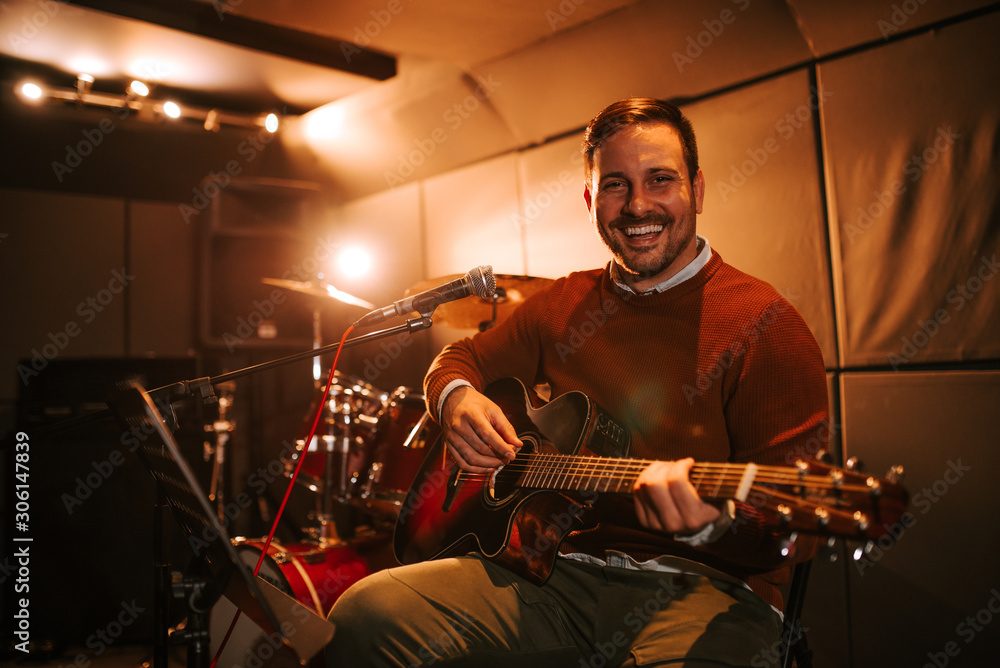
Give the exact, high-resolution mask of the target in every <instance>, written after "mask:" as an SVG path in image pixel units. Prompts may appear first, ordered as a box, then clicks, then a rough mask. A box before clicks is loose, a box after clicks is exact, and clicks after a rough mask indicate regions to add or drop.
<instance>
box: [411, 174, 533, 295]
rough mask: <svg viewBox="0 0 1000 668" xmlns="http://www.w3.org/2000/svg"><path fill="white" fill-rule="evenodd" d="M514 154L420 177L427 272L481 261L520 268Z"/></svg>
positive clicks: (510, 270)
mask: <svg viewBox="0 0 1000 668" xmlns="http://www.w3.org/2000/svg"><path fill="white" fill-rule="evenodd" d="M515 160H516V158H515V156H514V155H512V154H508V155H504V156H502V157H500V158H496V159H494V160H487V161H485V162H481V163H477V164H475V165H471V166H469V167H465V168H463V169H458V170H455V171H453V172H449V173H448V174H444V175H443V176H438V177H435V178H432V179H428V180H427V181H426V182H425V183H424V198H425V199H424V206H425V211H426V216H427V274H428V276H443V275H445V274H464V273H465V272H467V271H468V270H469V269H471V268H473V267H476V266H478V265H483V264H489V265H492V266H493V271H494V272H495V273H498V274H522V273H524V253H523V244H522V239H521V230H520V227H519V226H518V224H517V221H518V210H517V201H518V197H517V183H516V168H515Z"/></svg>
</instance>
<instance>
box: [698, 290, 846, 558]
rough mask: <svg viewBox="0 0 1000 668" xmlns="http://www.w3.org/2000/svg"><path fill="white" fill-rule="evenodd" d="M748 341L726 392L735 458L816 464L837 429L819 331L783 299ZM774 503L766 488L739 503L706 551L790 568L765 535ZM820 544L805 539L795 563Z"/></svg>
mask: <svg viewBox="0 0 1000 668" xmlns="http://www.w3.org/2000/svg"><path fill="white" fill-rule="evenodd" d="M742 338H743V341H742V345H741V347H742V350H741V351H739V354H736V355H734V358H733V363H732V365H731V367H730V368H729V370H728V372H727V375H726V378H725V381H724V383H723V388H722V389H723V392H724V397H723V399H724V409H725V416H726V427H727V430H728V432H729V437H730V444H731V449H732V450H731V452H732V460H733V461H735V462H740V463H745V462H754V463H757V464H764V465H775V466H791V465H793V464H794V462H795V460H796V459H800V458H801V459H811V458H814V457H815V456H816V455H817V453H818V452H819V451H820V450H825V449H827V448H828V447H829V443H828V441H829V439H830V434H831V431H830V424H829V403H828V397H827V384H826V372H825V368H824V365H823V358H822V354H821V352H820V349H819V346H818V344H817V343H816V340H815V338H814V337H813V335H812V332H810V330H809V328H808V326H807V325H806V323H805V321H803V320H802V317H801V316H800V315H799V313H798V312H797V311H796V310H795V309H794V307H793V306H792V305H791V304H790V303H788V302H787V301H786V300H785V299H784V298H782V297H780V296H776V297H775V299H774V300H773V301H772V302H771V303H770V304H769V305H768V306H767V308H765V309H764V310H763V311H762V312H761V313H760V315H759V317H758V318H757V319H756V321H755V322H754V323H753V324H752V326H749V327H747V328H746V329H745V331H744V332H743V337H742ZM761 489H762V490H763V488H761ZM771 500H772V499H769V498H768V496H767V494H766V490H763V491H760V492H756V493H752V494H751V495H750V496H749V497H748V498H747V500H746V501H745V502H739V503H737V507H736V519H735V521H734V522H733V524H732V526H731V527H730V530H729V531H727V532H726V533H725V534H724V535H723V536H722V537H721V538H719V539H718V540H717V541H716V542H715V543H712V544H711V545H708V546H705V549H706V550H707V551H709V552H711V553H713V554H715V555H716V556H718V557H721V558H724V559H726V560H728V561H732V562H734V563H737V564H740V565H743V566H746V567H750V568H766V567H776V566H779V565H781V564H783V563H787V562H788V561H789V558H787V557H785V556H783V555H782V554H781V549H780V547H781V546H780V537H778V536H776V535H774V534H773V533H771V532H769V531H768V530H766V528H765V526H764V523H763V518H762V517H761V514H760V510H761V508H763V507H764V505H765V504H767V503H768V502H770V501H771ZM815 544H816V541H815V540H814V539H811V538H806V537H803V538H801V539H800V540H799V544H798V554H797V555H795V556H794V557H793V558H792V559H791V560H793V561H797V560H800V559H803V558H808V557H809V556H811V555H812V553H813V552H814V548H815Z"/></svg>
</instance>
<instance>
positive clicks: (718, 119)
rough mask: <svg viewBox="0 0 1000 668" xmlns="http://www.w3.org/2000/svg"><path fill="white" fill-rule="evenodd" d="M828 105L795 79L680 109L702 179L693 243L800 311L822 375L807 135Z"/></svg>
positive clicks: (822, 320)
mask: <svg viewBox="0 0 1000 668" xmlns="http://www.w3.org/2000/svg"><path fill="white" fill-rule="evenodd" d="M834 103H835V102H834V99H833V98H832V97H828V94H827V91H826V90H825V89H817V88H816V87H815V86H813V85H812V84H811V83H810V80H809V74H808V71H807V70H805V69H801V70H797V71H795V72H792V73H790V74H787V75H785V76H782V77H778V78H775V79H769V80H767V81H764V82H761V83H758V84H754V85H752V86H747V87H745V88H740V89H738V90H735V91H732V92H729V93H726V94H723V95H720V96H717V97H712V98H710V99H708V100H704V101H702V102H699V103H696V104H692V105H688V106H687V107H685V109H684V111H685V113H686V114H687V115H688V116H689V117H690V118H691V122H692V124H693V125H694V128H695V132H696V133H697V136H698V150H699V157H700V162H701V167H702V171H703V172H704V174H705V204H704V212H703V214H702V215H701V216H700V217H699V229H700V232H701V234H703V235H705V236H706V237H707V238H708V239H709V241H710V242H711V244H712V247H713V248H714V249H715V250H717V251H719V253H720V254H721V255H722V257H723V259H725V260H726V261H727V262H729V263H730V264H732V265H733V266H735V267H736V268H737V269H740V270H742V271H745V272H747V273H748V274H751V275H753V276H756V277H758V278H761V279H763V280H765V281H767V282H768V283H770V284H771V285H773V286H774V288H775V289H776V290H778V292H780V293H781V294H782V295H784V296H785V298H787V299H788V300H789V301H790V302H791V303H792V304H793V305H794V306H795V308H796V309H798V311H799V312H800V313H801V314H802V317H803V318H804V319H805V321H806V323H807V324H808V325H809V327H810V328H811V329H812V332H813V334H814V335H815V337H816V339H817V341H818V342H819V344H820V348H821V349H822V350H823V358H824V361H825V362H826V365H827V367H828V368H830V367H833V366H835V365H836V359H837V358H836V345H835V339H834V324H833V305H832V303H831V295H832V289H831V286H830V270H829V261H828V244H827V240H826V223H825V217H824V213H823V203H822V202H823V200H822V193H821V191H820V184H821V180H820V169H819V160H818V158H817V139H816V132H815V127H816V122H817V121H816V115H817V114H818V113H819V110H820V108H821V107H822V106H823V105H826V104H834Z"/></svg>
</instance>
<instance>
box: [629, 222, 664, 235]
mask: <svg viewBox="0 0 1000 668" xmlns="http://www.w3.org/2000/svg"><path fill="white" fill-rule="evenodd" d="M662 229H663V225H643V226H642V227H626V228H625V229H624V232H625V234H627V235H628V236H630V237H638V236H641V235H643V234H653V233H657V232H659V231H660V230H662Z"/></svg>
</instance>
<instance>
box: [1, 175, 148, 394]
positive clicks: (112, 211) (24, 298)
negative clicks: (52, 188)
mask: <svg viewBox="0 0 1000 668" xmlns="http://www.w3.org/2000/svg"><path fill="white" fill-rule="evenodd" d="M0 209H2V210H3V212H4V228H3V230H2V232H3V233H4V235H5V236H3V238H2V239H0V253H2V257H3V261H2V262H0V285H2V286H3V287H0V313H3V314H4V317H5V319H6V322H5V325H4V326H3V327H0V365H2V366H0V368H2V369H3V370H4V374H5V378H4V380H3V382H2V383H0V397H7V398H9V399H13V398H14V397H15V396H17V392H18V389H19V388H20V387H22V386H23V385H24V383H26V382H27V383H29V384H30V382H31V381H32V379H34V378H36V377H37V376H36V374H37V372H38V371H40V370H43V369H44V368H45V367H46V366H48V365H49V363H51V361H52V360H56V359H67V358H71V357H87V356H120V355H122V354H123V353H124V344H125V337H124V324H125V312H126V303H127V302H128V300H129V299H130V291H131V289H132V288H134V287H135V285H136V284H137V283H138V282H139V279H138V278H136V279H135V280H134V281H133V280H132V279H131V278H129V276H130V275H131V274H130V273H129V271H130V269H127V268H126V258H125V221H124V206H123V204H122V202H121V200H115V199H109V198H104V197H89V196H81V195H64V194H56V193H43V192H33V191H17V190H0ZM20 359H28V360H33V362H32V363H31V364H30V365H27V366H25V368H24V374H23V375H22V374H21V373H18V371H17V366H18V360H20Z"/></svg>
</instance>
